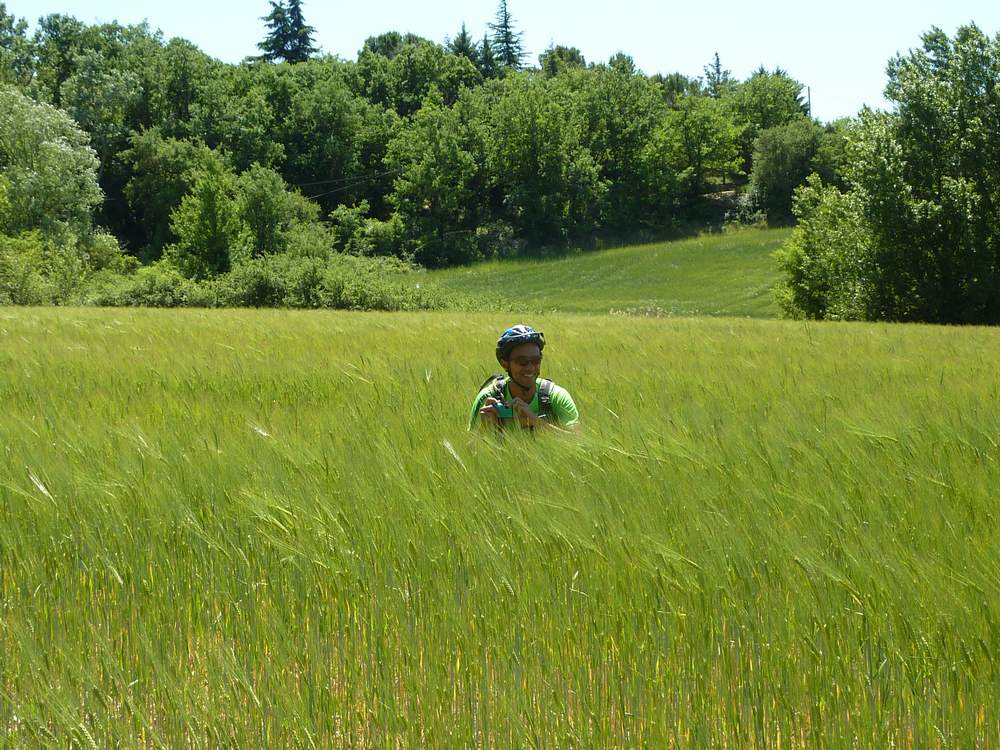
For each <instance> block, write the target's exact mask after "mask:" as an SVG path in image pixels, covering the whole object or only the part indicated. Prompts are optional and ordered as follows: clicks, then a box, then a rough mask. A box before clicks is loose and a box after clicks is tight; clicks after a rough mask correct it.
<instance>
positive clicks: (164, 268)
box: [78, 262, 215, 307]
mask: <svg viewBox="0 0 1000 750" xmlns="http://www.w3.org/2000/svg"><path fill="white" fill-rule="evenodd" d="M78 297H79V301H80V303H81V304H84V305H97V306H101V307H211V306H213V305H214V304H215V297H214V295H213V294H212V292H211V290H209V289H206V288H205V287H203V286H200V285H199V284H198V283H197V282H196V281H193V280H191V279H189V278H186V277H185V276H183V275H182V274H181V273H180V272H179V271H178V270H177V269H176V268H175V267H174V266H172V265H170V264H168V263H165V262H159V263H154V264H152V265H149V266H145V267H143V268H140V269H138V270H137V271H135V273H132V274H129V275H120V274H99V275H97V276H95V277H94V278H93V279H92V280H91V282H90V283H89V284H87V285H86V286H84V287H83V288H82V289H81V290H80V292H79V294H78Z"/></svg>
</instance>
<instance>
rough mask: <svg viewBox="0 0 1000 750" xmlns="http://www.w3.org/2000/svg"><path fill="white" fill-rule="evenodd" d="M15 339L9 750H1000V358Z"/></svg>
mask: <svg viewBox="0 0 1000 750" xmlns="http://www.w3.org/2000/svg"><path fill="white" fill-rule="evenodd" d="M511 322H519V321H512V320H511V318H510V316H509V315H498V314H486V313H483V314H462V315H457V314H454V313H410V314H376V313H346V312H341V313H338V312H291V311H229V312H227V311H198V310H181V311H150V310H84V309H14V308H4V309H0V747H4V748H6V747H11V748H22V747H24V748H33V747H46V748H48V747H59V748H70V747H82V748H118V747H122V748H133V747H141V748H153V747H156V748H218V747H226V748H263V747H295V748H298V747H301V748H312V747H315V748H403V747H441V748H470V747H476V748H479V747H482V748H529V747H530V748H554V747H558V748H595V747H603V748H644V747H650V748H708V747H717V748H816V747H822V748H890V747H897V748H900V747H902V748H937V747H940V748H988V747H1000V555H998V550H1000V510H998V508H997V499H998V497H1000V447H998V441H1000V437H998V436H1000V385H998V378H997V373H998V372H1000V331H997V330H995V329H993V330H991V329H985V328H963V329H947V328H940V327H930V326H901V325H868V324H822V325H818V324H806V323H802V322H790V321H786V322H782V321H766V320H764V321H761V320H741V319H735V318H701V319H689V318H679V317H673V318H655V319H654V318H623V317H612V316H607V315H604V316H587V315H569V314H549V315H543V316H537V317H533V318H532V319H531V320H529V321H525V322H530V323H532V324H534V325H536V326H537V327H539V328H541V329H543V330H544V331H545V333H546V336H547V338H548V340H549V342H550V345H549V347H548V348H547V349H546V352H545V353H546V360H545V371H544V374H546V375H548V376H550V377H552V378H554V379H555V380H556V381H557V382H559V383H561V384H563V385H564V386H566V387H567V388H568V389H569V390H570V391H571V392H572V393H573V394H574V396H575V397H576V401H577V403H578V405H579V407H580V411H581V415H582V418H583V422H584V429H583V431H582V433H581V434H579V435H576V436H565V435H555V434H538V435H537V436H535V437H534V438H532V437H521V436H517V435H511V436H507V437H506V439H504V440H502V441H500V440H497V439H496V438H494V437H492V436H489V435H480V434H475V433H469V432H468V431H467V429H466V419H467V413H468V408H469V401H470V399H471V397H472V395H473V393H474V392H475V390H476V387H477V386H478V385H479V383H480V382H481V381H482V379H483V378H484V377H485V375H486V374H488V373H489V372H491V371H493V370H494V369H495V367H496V365H495V362H493V361H492V348H493V342H494V341H495V339H496V336H497V334H498V331H500V330H502V328H503V327H505V326H506V325H509V324H510V323H511Z"/></svg>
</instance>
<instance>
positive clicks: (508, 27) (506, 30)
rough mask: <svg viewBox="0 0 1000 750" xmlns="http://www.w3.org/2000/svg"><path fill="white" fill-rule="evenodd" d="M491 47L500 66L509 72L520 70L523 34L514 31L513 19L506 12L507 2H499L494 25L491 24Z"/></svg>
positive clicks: (503, 0) (505, 0)
mask: <svg viewBox="0 0 1000 750" xmlns="http://www.w3.org/2000/svg"><path fill="white" fill-rule="evenodd" d="M489 26H490V31H492V32H493V46H494V47H495V48H496V56H497V60H498V61H499V63H500V65H501V66H503V67H504V68H507V69H509V70H520V69H521V60H523V59H524V43H523V41H522V37H523V36H524V34H523V33H522V32H520V31H515V30H514V19H513V18H512V17H511V15H510V11H509V10H507V0H500V5H499V7H498V8H497V20H496V23H491V24H490V25H489Z"/></svg>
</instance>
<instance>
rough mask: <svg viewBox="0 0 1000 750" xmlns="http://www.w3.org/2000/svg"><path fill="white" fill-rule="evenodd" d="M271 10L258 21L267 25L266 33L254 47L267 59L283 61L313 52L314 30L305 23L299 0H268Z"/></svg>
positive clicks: (303, 58) (294, 60)
mask: <svg viewBox="0 0 1000 750" xmlns="http://www.w3.org/2000/svg"><path fill="white" fill-rule="evenodd" d="M270 3H271V12H270V13H268V14H267V15H266V16H263V17H262V18H261V19H260V20H262V21H264V24H265V25H266V26H267V28H268V32H267V36H266V37H264V41H262V42H260V43H259V44H258V45H257V47H258V48H259V49H260V50H261V52H263V55H261V59H262V60H264V61H266V62H276V61H278V60H283V61H285V62H288V63H300V62H305V61H306V60H308V59H309V58H310V57H311V56H312V55H314V54H316V47H315V46H314V45H313V41H312V36H313V34H314V33H315V31H316V30H315V29H314V28H313V27H312V26H309V25H307V24H306V22H305V18H304V17H303V15H302V0H287V2H286V0H278V1H277V2H275V1H274V0H270Z"/></svg>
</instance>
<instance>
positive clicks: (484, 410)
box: [469, 393, 500, 430]
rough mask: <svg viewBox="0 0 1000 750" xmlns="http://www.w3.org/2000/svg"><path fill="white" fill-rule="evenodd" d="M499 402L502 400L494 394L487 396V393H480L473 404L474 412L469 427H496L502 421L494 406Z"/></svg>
mask: <svg viewBox="0 0 1000 750" xmlns="http://www.w3.org/2000/svg"><path fill="white" fill-rule="evenodd" d="M499 403H500V402H499V401H498V400H497V399H495V398H493V397H492V396H486V395H485V394H483V393H480V394H479V395H478V396H477V397H476V400H475V402H473V404H472V414H471V416H470V418H469V429H470V430H472V429H475V428H476V427H479V426H480V425H486V426H488V427H496V426H497V425H498V424H499V423H500V417H499V416H498V415H497V412H496V409H494V408H493V405H494V404H499Z"/></svg>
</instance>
